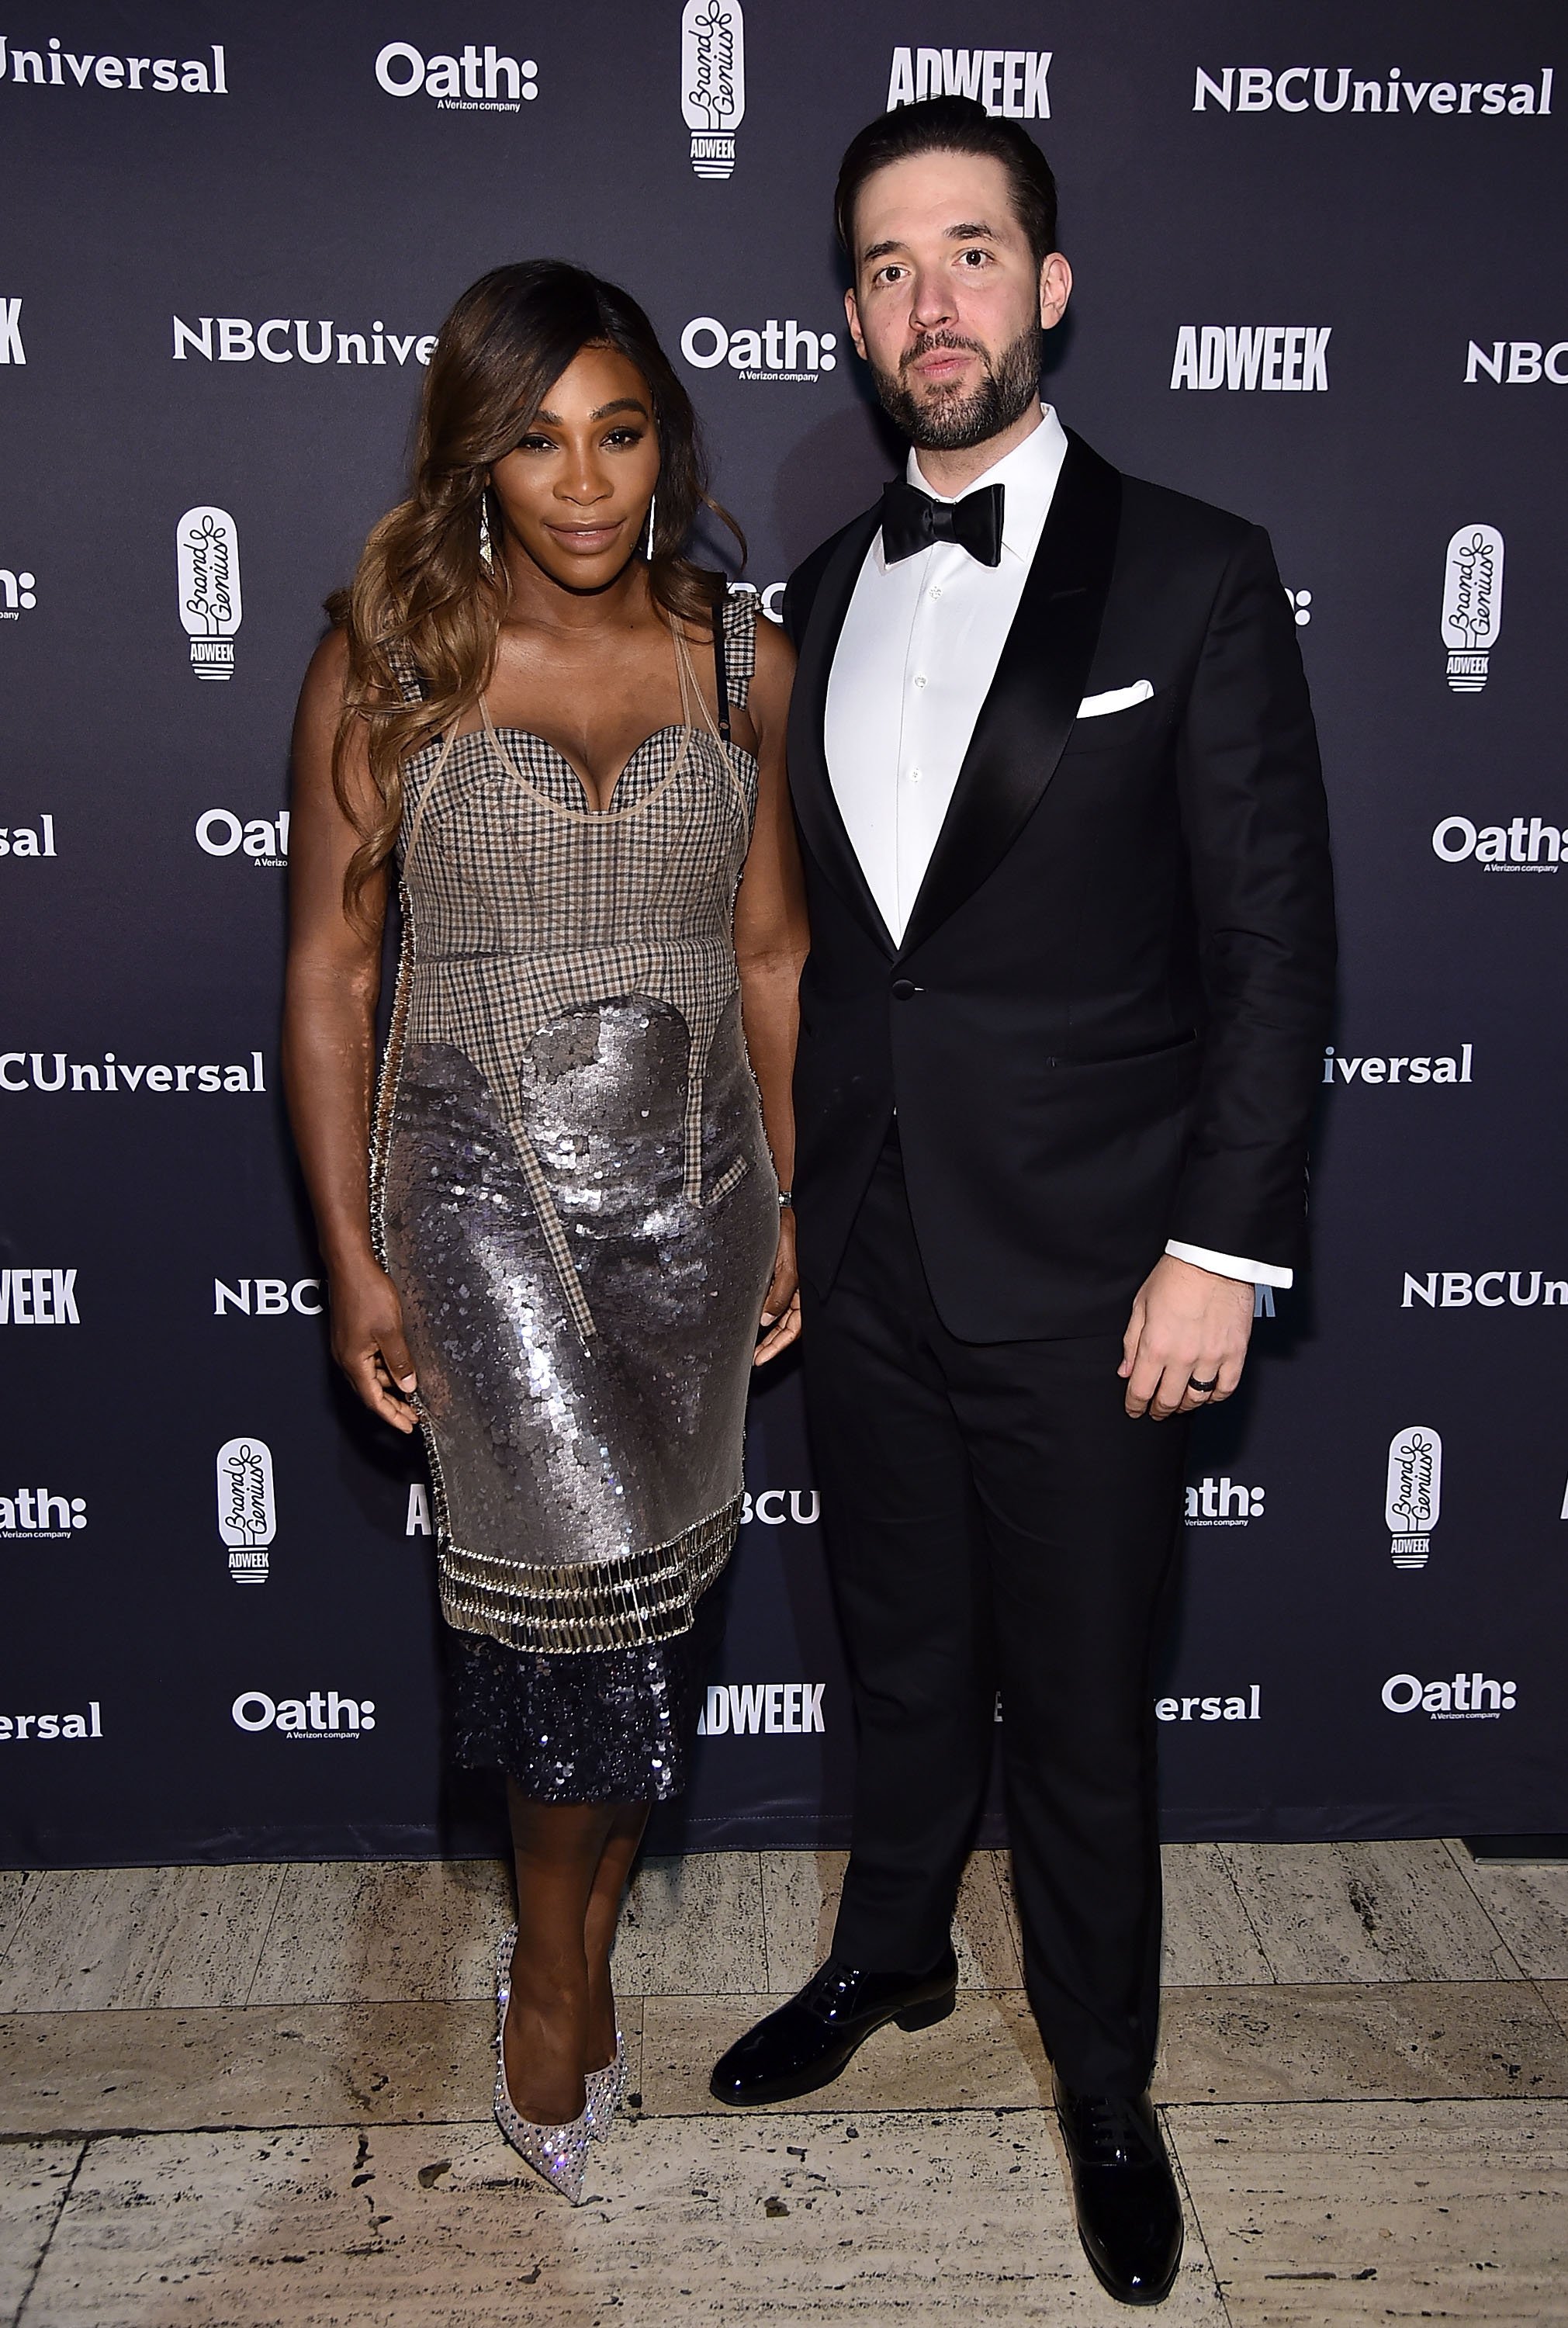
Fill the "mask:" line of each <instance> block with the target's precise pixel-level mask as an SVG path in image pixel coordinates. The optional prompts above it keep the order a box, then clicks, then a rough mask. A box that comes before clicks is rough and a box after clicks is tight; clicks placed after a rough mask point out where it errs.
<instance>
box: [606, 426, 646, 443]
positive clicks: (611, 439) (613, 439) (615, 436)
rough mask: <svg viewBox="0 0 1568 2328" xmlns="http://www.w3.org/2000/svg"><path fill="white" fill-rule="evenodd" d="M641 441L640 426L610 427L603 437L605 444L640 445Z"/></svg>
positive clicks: (641, 432)
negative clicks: (606, 434) (604, 437)
mask: <svg viewBox="0 0 1568 2328" xmlns="http://www.w3.org/2000/svg"><path fill="white" fill-rule="evenodd" d="M642 441H643V431H642V430H641V429H640V428H612V429H611V431H610V433H609V435H608V436H606V439H605V442H606V445H640V444H641V443H642Z"/></svg>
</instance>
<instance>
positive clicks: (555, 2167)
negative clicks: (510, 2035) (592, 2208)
mask: <svg viewBox="0 0 1568 2328" xmlns="http://www.w3.org/2000/svg"><path fill="white" fill-rule="evenodd" d="M516 1940H517V1929H516V1927H515V1925H514V1926H513V1928H512V1930H511V1931H510V1932H508V1933H507V1935H506V1937H505V1938H504V1939H502V1943H501V1946H500V1948H499V1949H498V1950H497V1952H496V1964H495V2123H496V2125H497V2126H499V2127H500V2128H501V2131H502V2134H503V2135H504V2136H506V2139H507V2140H508V2142H510V2143H511V2145H512V2148H513V2150H515V2151H516V2153H517V2154H518V2156H519V2157H520V2158H522V2159H525V2160H526V2161H527V2163H528V2164H529V2165H530V2166H531V2167H532V2168H533V2171H534V2173H536V2174H542V2175H543V2177H544V2179H545V2181H546V2182H548V2183H549V2185H550V2188H551V2189H552V2190H555V2191H559V2192H560V2194H561V2196H562V2198H564V2199H567V2200H568V2201H570V2203H571V2204H572V2205H573V2206H574V2207H577V2206H580V2205H581V2203H582V2196H583V2174H584V2171H585V2169H586V2168H587V2159H588V2144H589V2142H590V2140H591V2139H592V2130H591V2128H590V2127H589V2125H588V2111H587V2105H586V2104H585V2106H584V2107H583V2110H582V2113H581V2115H580V2116H579V2117H574V2118H573V2119H571V2120H570V2122H569V2123H568V2125H566V2126H537V2125H535V2123H534V2121H533V2120H532V2119H531V2118H527V2117H523V2116H522V2114H521V2111H520V2110H519V2109H518V2107H517V2105H516V2103H515V2102H514V2101H513V2100H512V2094H511V2090H510V2089H509V2088H508V2086H507V2082H506V2053H505V2050H504V2046H503V2043H502V2039H503V2037H504V2035H505V2031H506V2008H507V2006H508V2004H510V2003H511V2001H512V1948H513V1947H514V1946H515V1944H516ZM619 2060H620V2055H619V2053H618V2052H617V2054H616V2057H615V2061H613V2062H612V2063H611V2064H610V2070H601V2071H600V2072H599V2075H600V2076H601V2077H605V2076H607V2075H609V2074H610V2072H611V2071H613V2070H615V2067H616V2066H617V2064H618V2062H619Z"/></svg>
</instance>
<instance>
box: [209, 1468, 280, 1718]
mask: <svg viewBox="0 0 1568 2328" xmlns="http://www.w3.org/2000/svg"><path fill="white" fill-rule="evenodd" d="M218 1534H219V1536H220V1538H221V1541H222V1542H223V1543H224V1544H227V1545H228V1547H229V1573H230V1577H231V1578H232V1579H233V1581H234V1582H235V1583H236V1584H265V1583H266V1582H267V1575H268V1550H267V1547H268V1544H270V1543H271V1542H272V1539H273V1537H274V1536H275V1535H277V1492H276V1490H275V1488H274V1487H273V1481H272V1450H271V1448H270V1447H269V1446H268V1443H267V1441H266V1440H265V1439H226V1440H225V1441H224V1442H223V1444H222V1446H221V1447H220V1449H219V1450H218ZM235 1718H236V1720H238V1719H239V1717H238V1715H237V1716H236V1717H235ZM242 1726H243V1725H242ZM262 1726H263V1727H265V1724H263V1725H262Z"/></svg>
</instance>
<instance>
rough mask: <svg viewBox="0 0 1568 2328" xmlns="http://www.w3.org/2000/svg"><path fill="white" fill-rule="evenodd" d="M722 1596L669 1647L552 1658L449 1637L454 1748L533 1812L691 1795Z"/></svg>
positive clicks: (481, 1637) (472, 1637) (482, 1639)
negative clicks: (513, 1788) (509, 1784)
mask: <svg viewBox="0 0 1568 2328" xmlns="http://www.w3.org/2000/svg"><path fill="white" fill-rule="evenodd" d="M720 1597H721V1596H720V1595H719V1594H718V1593H717V1592H707V1593H705V1594H704V1595H703V1597H702V1599H701V1600H699V1603H698V1608H697V1621H696V1623H695V1624H694V1625H693V1626H692V1627H691V1628H690V1630H689V1631H687V1632H684V1633H678V1634H677V1635H676V1636H675V1638H674V1639H673V1640H669V1641H656V1642H652V1643H648V1644H646V1645H644V1646H643V1647H637V1648H621V1649H591V1650H586V1651H583V1652H580V1653H578V1654H576V1655H564V1654H561V1653H559V1652H558V1653H556V1654H553V1655H546V1654H544V1653H542V1652H540V1651H539V1650H535V1649H514V1648H511V1647H508V1646H507V1645H506V1644H505V1643H504V1642H502V1641H496V1640H493V1639H492V1638H490V1636H489V1635H488V1634H484V1633H461V1632H458V1631H456V1630H455V1629H448V1630H447V1636H446V1638H447V1650H448V1670H449V1673H450V1676H451V1713H452V1724H453V1743H454V1747H455V1752H456V1756H457V1760H458V1761H459V1762H460V1763H461V1764H462V1765H463V1767H464V1769H469V1770H479V1769H501V1770H503V1771H504V1772H505V1774H506V1776H507V1777H508V1778H509V1779H512V1780H513V1781H514V1782H515V1784H516V1785H517V1787H518V1788H520V1790H521V1792H522V1793H523V1794H524V1795H526V1796H527V1797H528V1798H529V1799H530V1801H532V1802H540V1803H663V1802H668V1801H669V1800H670V1799H671V1797H673V1796H675V1795H679V1794H681V1793H682V1792H683V1791H684V1788H685V1786H686V1779H687V1773H688V1766H689V1762H690V1749H691V1740H692V1738H693V1736H694V1735H695V1733H696V1729H697V1713H698V1702H699V1696H700V1694H701V1688H702V1682H703V1678H704V1676H705V1674H706V1673H707V1672H708V1671H709V1655H710V1651H711V1649H712V1647H713V1645H714V1644H713V1635H714V1629H715V1628H714V1623H713V1619H714V1618H715V1617H716V1615H717V1604H718V1600H719V1599H720Z"/></svg>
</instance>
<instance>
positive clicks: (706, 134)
mask: <svg viewBox="0 0 1568 2328" xmlns="http://www.w3.org/2000/svg"><path fill="white" fill-rule="evenodd" d="M681 111H682V113H683V114H684V115H685V117H686V127H688V129H690V132H691V166H692V168H693V169H694V170H695V171H696V173H697V174H698V176H699V178H728V175H729V174H730V172H731V171H732V170H733V169H734V167H735V133H736V131H737V129H738V128H739V127H740V121H741V116H742V115H743V114H744V113H745V111H746V25H745V23H744V20H743V18H742V16H741V13H740V0H686V7H685V10H684V12H683V14H682V15H681Z"/></svg>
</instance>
